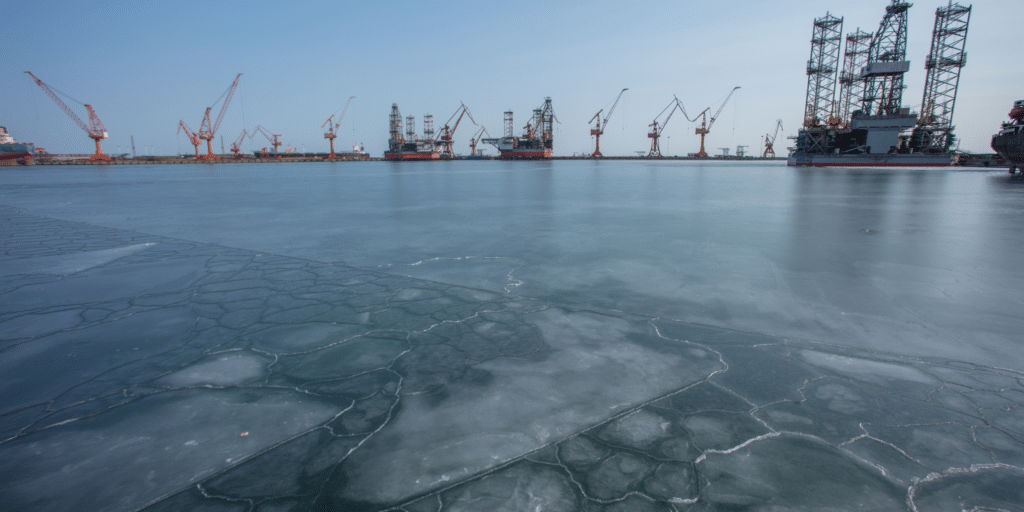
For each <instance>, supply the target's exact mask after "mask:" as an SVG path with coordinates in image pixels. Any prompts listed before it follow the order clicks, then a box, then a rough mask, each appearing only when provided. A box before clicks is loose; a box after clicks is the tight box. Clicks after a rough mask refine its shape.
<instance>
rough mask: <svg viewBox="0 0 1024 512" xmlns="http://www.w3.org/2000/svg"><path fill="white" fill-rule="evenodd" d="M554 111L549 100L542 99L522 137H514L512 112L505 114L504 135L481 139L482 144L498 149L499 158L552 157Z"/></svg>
mask: <svg viewBox="0 0 1024 512" xmlns="http://www.w3.org/2000/svg"><path fill="white" fill-rule="evenodd" d="M555 120H556V117H555V111H554V109H553V108H552V107H551V98H544V104H543V105H541V106H540V107H539V108H536V109H534V110H533V117H531V118H530V122H529V123H527V124H526V126H525V127H524V129H523V130H524V131H523V135H522V136H516V135H514V133H515V125H514V124H513V117H512V112H511V111H508V112H505V119H504V125H505V133H504V135H503V136H502V137H501V138H493V139H482V142H486V143H488V144H492V145H494V146H495V147H496V148H498V152H499V153H500V158H506V159H517V160H522V159H543V158H551V157H552V156H553V155H554V147H555V146H554V122H555Z"/></svg>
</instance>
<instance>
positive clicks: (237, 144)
mask: <svg viewBox="0 0 1024 512" xmlns="http://www.w3.org/2000/svg"><path fill="white" fill-rule="evenodd" d="M246 137H250V138H252V137H251V136H250V135H249V132H248V131H247V130H246V129H244V128H243V129H242V134H241V135H239V136H238V139H236V140H235V141H234V142H232V143H231V152H232V153H234V154H235V158H236V159H237V158H242V155H241V151H242V141H243V140H245V138H246Z"/></svg>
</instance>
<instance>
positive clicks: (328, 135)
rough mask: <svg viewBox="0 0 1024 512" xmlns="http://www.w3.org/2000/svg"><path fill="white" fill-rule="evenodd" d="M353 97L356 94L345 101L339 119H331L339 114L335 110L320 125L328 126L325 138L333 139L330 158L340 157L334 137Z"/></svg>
mask: <svg viewBox="0 0 1024 512" xmlns="http://www.w3.org/2000/svg"><path fill="white" fill-rule="evenodd" d="M352 98H355V96H349V97H348V101H346V102H345V108H344V109H343V110H342V111H341V115H340V116H338V120H337V121H335V122H334V123H331V120H332V119H334V116H336V115H337V112H335V113H334V114H331V117H328V118H327V121H325V122H324V124H323V125H322V126H320V128H321V129H322V128H323V127H324V126H326V127H327V132H326V133H324V138H325V139H329V140H330V141H331V154H329V155H327V159H328V160H337V159H338V155H336V154H334V139H336V138H338V132H336V131H335V130H337V129H338V127H339V126H341V120H342V119H345V112H348V104H349V103H352ZM275 149H276V148H275Z"/></svg>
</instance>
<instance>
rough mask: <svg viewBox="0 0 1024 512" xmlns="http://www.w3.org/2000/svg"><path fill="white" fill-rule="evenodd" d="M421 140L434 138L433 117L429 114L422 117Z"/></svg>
mask: <svg viewBox="0 0 1024 512" xmlns="http://www.w3.org/2000/svg"><path fill="white" fill-rule="evenodd" d="M423 138H424V139H433V138H434V116H433V115H431V114H426V115H424V116H423Z"/></svg>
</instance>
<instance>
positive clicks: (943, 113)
mask: <svg viewBox="0 0 1024 512" xmlns="http://www.w3.org/2000/svg"><path fill="white" fill-rule="evenodd" d="M970 20H971V6H968V7H964V6H962V5H960V4H955V3H953V2H952V1H950V2H949V4H948V5H947V6H946V7H939V8H938V9H936V10H935V28H934V29H933V30H932V46H931V51H930V52H928V58H927V60H925V64H924V68H925V69H926V70H928V77H927V78H926V79H925V83H924V97H923V99H922V100H921V117H920V118H919V119H918V122H917V125H918V129H917V130H915V134H914V135H915V136H914V140H913V145H914V146H915V150H916V151H920V152H927V153H944V152H946V151H948V150H949V148H950V146H952V145H953V141H954V137H953V107H954V106H955V105H956V91H957V87H958V86H959V85H960V70H961V68H963V67H964V64H965V63H966V58H967V53H966V52H965V51H964V48H965V46H966V44H967V27H968V25H969V23H970Z"/></svg>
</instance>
